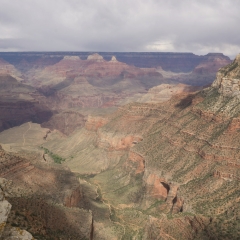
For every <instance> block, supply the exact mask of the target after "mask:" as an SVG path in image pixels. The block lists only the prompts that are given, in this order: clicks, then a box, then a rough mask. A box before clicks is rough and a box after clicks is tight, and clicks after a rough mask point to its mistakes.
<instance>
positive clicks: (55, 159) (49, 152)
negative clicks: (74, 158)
mask: <svg viewBox="0 0 240 240" xmlns="http://www.w3.org/2000/svg"><path fill="white" fill-rule="evenodd" d="M43 150H44V153H45V154H48V155H49V156H50V157H51V158H52V159H53V160H54V162H55V163H57V164H61V163H62V162H64V161H65V158H62V157H60V156H58V155H57V154H54V153H52V152H51V151H49V150H48V149H47V148H43Z"/></svg>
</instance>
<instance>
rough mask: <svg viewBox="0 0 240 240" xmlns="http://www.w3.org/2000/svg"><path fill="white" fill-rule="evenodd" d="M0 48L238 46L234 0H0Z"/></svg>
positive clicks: (233, 49) (230, 51)
mask: <svg viewBox="0 0 240 240" xmlns="http://www.w3.org/2000/svg"><path fill="white" fill-rule="evenodd" d="M0 6H1V8H0V51H178V52H194V53H196V54H206V53H208V52H223V53H224V54H226V55H229V56H231V57H234V56H235V55H236V54H238V53H239V52H240V34H239V26H240V15H239V10H240V1H236V0H218V1H216V0H201V1H195V0H181V1H179V0H148V1H146V0H58V1H55V0H41V1H39V0H21V1H9V0H0Z"/></svg>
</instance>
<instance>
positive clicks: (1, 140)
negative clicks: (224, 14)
mask: <svg viewBox="0 0 240 240" xmlns="http://www.w3.org/2000/svg"><path fill="white" fill-rule="evenodd" d="M0 92H1V95H0V239H8V240H11V239H26V240H27V239H49V240H50V239H64V240H65V239H66V240H67V239H90V240H105V239H106V240H113V239H116V240H117V239H122V240H128V239H129V240H130V239H135V240H140V239H143V240H157V239H159V240H160V239H164V240H165V239H166V240H168V239H172V240H174V239H175V240H181V239H182V240H193V239H199V240H201V239H206V240H207V239H209V240H210V239H212V240H218V239H229V240H230V239H239V236H240V195H239V190H240V181H239V180H240V177H239V176H240V147H239V146H240V104H239V101H240V100H239V99H240V55H237V57H236V58H235V59H234V60H233V61H232V60H230V58H229V57H227V56H225V55H223V54H221V53H209V54H206V55H201V56H200V55H195V54H193V53H163V52H156V53H151V52H146V53H138V52H98V53H96V52H1V53H0Z"/></svg>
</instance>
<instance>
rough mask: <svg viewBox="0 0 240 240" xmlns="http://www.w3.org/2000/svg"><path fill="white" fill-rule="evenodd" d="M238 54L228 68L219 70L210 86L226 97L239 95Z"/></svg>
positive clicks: (239, 63)
mask: <svg viewBox="0 0 240 240" xmlns="http://www.w3.org/2000/svg"><path fill="white" fill-rule="evenodd" d="M239 66H240V54H239V55H237V57H236V59H235V60H234V61H233V62H232V63H231V64H229V65H228V66H226V67H224V68H222V69H220V71H219V72H218V73H217V77H216V80H215V81H214V82H213V84H212V86H213V87H214V88H216V89H217V90H218V92H219V93H220V94H222V95H223V96H227V97H233V96H237V97H239V95H240V68H239Z"/></svg>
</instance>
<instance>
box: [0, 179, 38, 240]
mask: <svg viewBox="0 0 240 240" xmlns="http://www.w3.org/2000/svg"><path fill="white" fill-rule="evenodd" d="M8 188H9V181H7V180H6V179H4V178H0V239H5V240H15V239H21V240H33V239H34V238H33V236H32V235H31V234H30V233H29V232H27V231H25V230H22V229H20V228H16V227H11V228H9V227H5V226H6V224H7V219H8V216H9V214H10V211H11V207H12V205H11V204H10V203H9V202H8V201H7V200H6V196H7V195H9V193H8V191H9V189H8Z"/></svg>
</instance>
